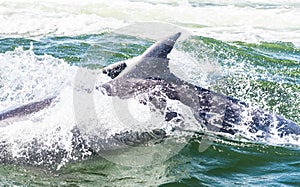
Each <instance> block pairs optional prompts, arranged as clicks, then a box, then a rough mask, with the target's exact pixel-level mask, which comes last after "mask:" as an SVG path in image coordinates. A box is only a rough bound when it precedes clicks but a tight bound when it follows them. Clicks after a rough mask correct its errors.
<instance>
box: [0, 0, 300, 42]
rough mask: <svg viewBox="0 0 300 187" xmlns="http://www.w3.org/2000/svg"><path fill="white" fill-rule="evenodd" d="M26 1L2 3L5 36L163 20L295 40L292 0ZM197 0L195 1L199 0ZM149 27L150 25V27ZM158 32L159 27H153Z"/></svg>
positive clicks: (206, 32)
mask: <svg viewBox="0 0 300 187" xmlns="http://www.w3.org/2000/svg"><path fill="white" fill-rule="evenodd" d="M190 2H191V3H189V1H187V0H182V1H174V0H156V1H147V0H143V1H138V0H135V1H126V0H125V1H124V0H114V1H108V0H101V1H96V0H89V1H80V2H79V1H77V2H76V3H75V2H73V1H70V0H63V1H50V0H44V1H38V0H34V1H30V2H24V1H21V0H13V1H9V2H1V3H0V4H1V6H0V7H1V8H0V34H1V35H3V36H26V37H33V36H49V35H64V36H66V35H81V34H91V33H99V32H103V31H104V30H107V29H108V30H114V29H118V28H121V27H123V26H126V25H129V24H133V23H138V22H163V23H172V24H175V25H178V26H181V27H183V28H185V29H187V30H189V31H191V32H192V33H194V34H198V35H203V36H208V37H214V38H217V39H222V40H239V41H250V42H258V41H262V40H264V41H266V40H267V41H270V40H271V41H278V40H280V41H289V42H294V43H296V44H298V45H299V41H300V30H299V28H300V23H299V21H298V20H300V13H299V12H300V4H299V2H298V1H296V0H286V1H275V0H264V1H256V0H255V1H243V2H240V1H235V0H231V1H226V2H224V1H220V0H210V1H206V2H205V3H202V4H201V3H199V2H196V3H193V1H190ZM197 3H198V4H199V5H197ZM149 29H152V28H151V26H149ZM156 30H157V32H159V28H156Z"/></svg>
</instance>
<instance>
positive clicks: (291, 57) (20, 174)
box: [0, 33, 300, 186]
mask: <svg viewBox="0 0 300 187" xmlns="http://www.w3.org/2000/svg"><path fill="white" fill-rule="evenodd" d="M30 43H32V44H33V51H34V53H35V55H43V54H48V55H51V56H53V57H55V58H59V59H63V60H65V61H66V62H68V63H69V64H71V65H80V66H86V67H88V68H101V67H103V66H107V65H108V64H111V63H114V62H117V61H120V60H125V59H128V58H132V57H134V56H137V55H139V54H141V53H142V52H143V51H145V50H146V49H147V47H149V46H150V45H151V44H152V43H153V41H148V40H143V39H140V38H135V37H132V36H124V35H117V34H114V33H103V34H99V35H83V36H76V37H49V38H41V39H25V38H3V39H0V44H1V45H0V53H5V52H7V51H12V50H14V49H15V48H16V47H19V46H23V48H24V49H26V50H28V49H29V48H30ZM176 48H177V49H178V50H179V51H183V52H184V53H186V54H188V55H190V56H191V57H192V58H194V59H195V60H197V61H199V63H201V62H202V61H203V59H206V60H207V59H209V60H208V61H213V62H217V63H218V64H220V65H221V66H222V68H223V69H224V72H225V73H224V74H222V75H221V76H220V77H219V78H218V80H216V81H215V82H214V84H212V85H210V89H213V90H215V91H217V92H221V93H223V94H226V95H231V96H233V97H235V98H238V99H241V100H244V101H247V102H249V103H252V104H254V105H257V106H259V107H261V108H263V109H266V110H270V111H274V112H275V113H277V114H280V115H283V116H285V117H286V118H288V119H291V120H293V121H295V122H296V123H298V124H300V115H299V113H300V107H299V106H300V99H299V98H300V49H299V48H297V47H296V46H294V45H293V44H292V43H283V42H279V41H278V42H273V43H270V42H268V43H267V42H265V43H258V44H252V43H244V42H239V41H236V42H223V41H219V40H216V39H212V38H206V37H200V36H197V37H192V38H189V39H187V40H186V41H184V42H183V43H180V44H177V46H176ZM200 86H201V85H200ZM202 139H203V135H195V136H194V137H193V138H192V139H191V140H189V141H188V143H187V145H186V146H185V147H184V148H183V149H182V150H181V151H180V152H179V153H178V154H176V155H175V156H174V157H172V158H170V159H168V160H167V161H164V162H163V163H161V164H155V165H151V166H144V167H128V166H122V165H119V164H115V163H112V162H109V161H107V160H105V159H104V158H101V157H100V156H97V155H94V156H91V157H90V158H89V159H87V160H82V161H76V162H72V163H68V164H66V165H65V166H63V167H62V168H60V169H59V170H57V171H56V170H49V169H48V168H37V167H32V166H19V165H14V164H2V165H1V167H0V186H249V185H256V186H299V185H300V159H299V156H300V149H299V145H298V146H297V145H268V144H264V143H260V142H247V143H246V142H244V141H239V140H238V138H236V139H234V140H232V139H231V140H229V139H227V138H225V137H220V136H213V138H212V140H211V145H210V146H209V147H208V148H207V149H206V150H204V151H199V145H200V144H201V141H202ZM121 152H122V151H121Z"/></svg>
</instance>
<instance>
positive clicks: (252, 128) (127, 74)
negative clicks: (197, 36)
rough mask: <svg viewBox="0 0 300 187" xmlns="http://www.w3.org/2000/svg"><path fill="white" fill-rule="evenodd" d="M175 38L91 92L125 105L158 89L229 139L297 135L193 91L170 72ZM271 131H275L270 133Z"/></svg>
mask: <svg viewBox="0 0 300 187" xmlns="http://www.w3.org/2000/svg"><path fill="white" fill-rule="evenodd" d="M180 35H181V33H180V32H178V33H176V34H173V35H171V36H169V37H167V38H165V39H162V40H160V41H158V42H156V43H155V44H153V45H152V46H151V47H150V48H148V49H147V50H146V51H145V52H144V53H143V54H142V55H141V56H140V58H139V59H138V60H136V61H133V62H131V63H128V61H121V62H118V63H115V64H112V65H110V66H107V67H106V68H103V69H102V70H101V71H102V73H104V74H106V75H108V76H109V77H110V78H111V81H109V82H107V83H105V84H103V85H99V86H96V87H95V89H96V90H100V89H101V90H102V91H103V89H104V90H105V92H106V94H107V95H109V96H112V97H119V98H121V99H127V98H131V97H133V96H135V95H137V94H141V93H146V92H149V91H151V90H152V89H153V88H155V87H158V86H159V88H160V91H161V93H163V94H165V95H166V96H167V98H168V99H171V100H178V101H180V102H181V103H182V104H184V105H186V106H188V107H189V108H190V109H191V110H192V111H193V113H194V117H195V119H196V120H197V121H198V122H199V123H200V124H201V126H203V127H204V128H205V129H207V130H208V131H213V132H224V133H229V134H231V135H234V134H236V133H239V132H240V131H241V130H239V129H241V128H240V127H241V126H244V127H245V128H244V129H247V130H246V131H247V132H249V133H253V134H256V137H257V138H265V137H268V136H269V135H270V134H274V133H277V135H278V136H279V137H283V136H285V135H292V134H293V135H299V134H300V126H299V125H298V124H296V123H295V122H293V121H291V120H288V119H285V118H284V117H282V116H279V115H276V114H273V113H271V112H268V111H264V110H262V109H260V108H256V107H253V106H252V105H250V104H248V103H245V102H243V101H240V100H237V99H235V98H233V97H230V96H226V95H223V94H220V93H216V92H213V91H210V90H208V89H205V88H202V87H200V86H197V85H193V84H191V83H189V82H186V81H184V80H181V79H180V78H178V77H177V76H176V75H174V74H173V73H172V72H171V71H170V68H169V58H168V57H167V56H168V54H169V53H170V52H171V51H172V49H173V47H174V45H175V42H176V40H177V39H178V38H179V37H180ZM55 99H56V96H51V97H49V98H46V99H43V100H41V101H36V102H32V103H28V104H25V105H22V106H19V107H15V108H11V109H8V110H5V111H2V112H0V121H2V120H6V119H9V118H13V117H22V116H25V115H29V114H32V113H35V112H38V111H40V110H43V109H45V108H47V107H49V106H50V105H51V104H53V102H54V101H55ZM151 100H152V101H151V102H152V103H153V104H154V105H155V106H156V108H158V109H160V110H162V109H163V108H164V107H165V106H166V104H165V102H166V100H164V99H162V100H158V99H156V97H155V96H152V97H151ZM178 115H179V114H177V113H176V112H172V111H169V112H167V113H166V114H165V120H166V121H169V120H171V119H172V118H174V117H176V116H178ZM274 129H276V130H277V131H276V132H274V131H273V130H274Z"/></svg>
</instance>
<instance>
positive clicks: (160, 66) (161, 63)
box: [103, 32, 181, 79]
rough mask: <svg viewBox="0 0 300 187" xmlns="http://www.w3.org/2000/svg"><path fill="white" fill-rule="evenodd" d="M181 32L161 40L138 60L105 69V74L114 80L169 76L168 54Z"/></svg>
mask: <svg viewBox="0 0 300 187" xmlns="http://www.w3.org/2000/svg"><path fill="white" fill-rule="evenodd" d="M180 35H181V33H180V32H178V33H176V34H174V35H171V36H169V37H167V38H165V39H163V40H160V41H158V42H156V43H155V44H153V45H152V46H151V47H150V48H148V49H147V50H146V51H145V52H144V53H143V54H142V55H141V56H140V58H138V60H136V61H134V62H131V63H129V64H128V63H126V62H119V63H116V64H113V65H111V66H108V67H106V68H104V69H103V73H105V74H107V75H108V76H110V77H111V78H112V79H114V78H121V77H125V78H130V77H133V78H149V77H152V78H162V77H164V75H166V74H169V73H170V70H169V59H168V58H167V56H168V54H169V53H170V52H171V51H172V49H173V47H174V44H175V42H176V40H177V39H178V38H179V36H180Z"/></svg>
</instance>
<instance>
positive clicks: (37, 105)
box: [0, 97, 55, 121]
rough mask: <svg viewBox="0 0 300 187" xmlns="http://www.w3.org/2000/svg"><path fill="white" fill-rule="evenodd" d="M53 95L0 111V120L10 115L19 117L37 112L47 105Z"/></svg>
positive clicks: (52, 98)
mask: <svg viewBox="0 0 300 187" xmlns="http://www.w3.org/2000/svg"><path fill="white" fill-rule="evenodd" d="M54 99H55V97H49V98H46V99H43V100H41V101H36V102H32V103H29V104H26V105H22V106H20V107H15V108H12V109H8V110H5V111H1V112H0V121H1V120H5V119H8V118H12V117H21V116H25V115H28V114H32V113H35V112H38V111H40V110H42V109H44V108H46V107H48V106H49V105H50V104H51V103H52V101H53V100H54Z"/></svg>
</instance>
